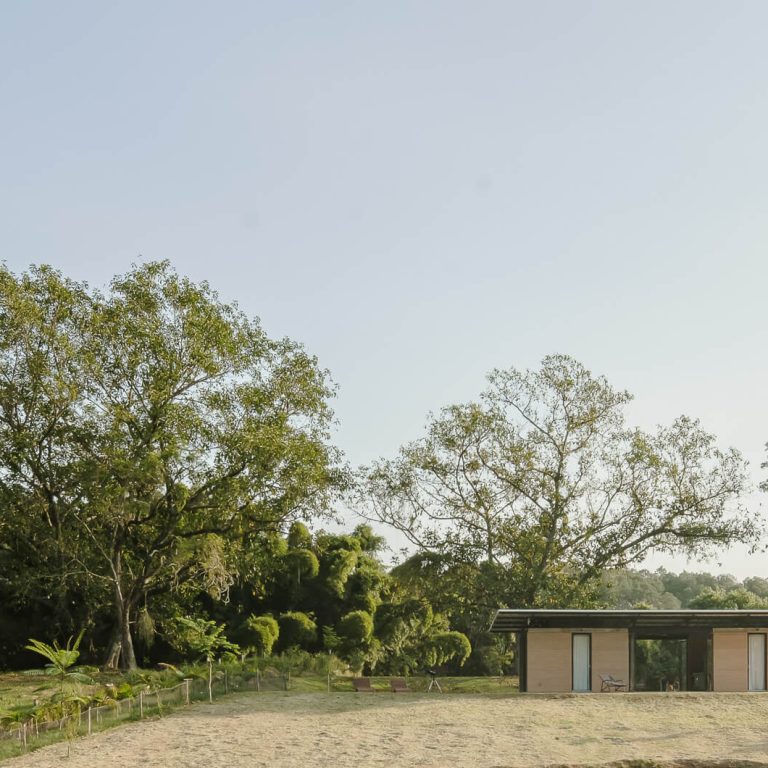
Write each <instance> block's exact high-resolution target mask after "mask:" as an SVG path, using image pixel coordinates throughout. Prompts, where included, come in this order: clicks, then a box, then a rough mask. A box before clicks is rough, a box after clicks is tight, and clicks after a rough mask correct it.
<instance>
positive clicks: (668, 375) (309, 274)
mask: <svg viewBox="0 0 768 768" xmlns="http://www.w3.org/2000/svg"><path fill="white" fill-rule="evenodd" d="M767 28H768V3H765V2H762V0H758V1H755V2H743V1H739V0H728V2H725V1H724V0H723V1H722V2H707V1H706V0H696V1H695V2H688V1H685V0H676V1H673V2H669V0H664V1H663V2H659V1H656V0H643V1H642V2H640V1H639V0H637V1H636V2H615V1H614V0H606V1H605V2H587V1H586V0H567V1H562V2H556V1H555V0H536V2H533V0H529V1H528V2H515V1H514V0H503V1H502V2H488V1H483V0H472V2H469V0H465V2H453V1H452V0H434V1H433V0H420V2H415V3H414V2H401V1H398V0H391V1H388V2H386V3H381V2H377V3H374V2H354V3H353V2H333V1H332V0H328V1H327V2H322V3H318V2H283V3H276V2H272V3H263V2H255V1H249V2H238V1H237V0H229V1H228V2H227V3H214V2H198V1H196V0H184V1H183V2H174V1H172V0H167V1H164V2H146V1H145V0H134V1H133V2H131V3H103V2H95V1H94V2H78V0H69V2H67V3H59V2H54V1H53V0H49V1H47V2H42V1H41V0H37V1H36V0H29V2H20V1H19V0H16V2H14V1H13V0H9V1H8V2H4V3H2V4H0V111H1V113H2V119H1V120H0V148H1V149H0V245H1V246H2V250H1V252H0V253H1V255H0V258H2V259H3V260H4V261H5V263H6V264H7V265H8V266H9V267H10V268H11V269H13V270H14V271H23V270H24V269H26V268H27V267H28V265H30V264H32V263H48V264H52V265H54V266H56V267H58V268H60V269H61V270H62V271H64V272H65V273H66V274H67V275H69V276H71V277H73V278H76V279H78V280H87V281H88V282H89V283H90V284H91V285H94V286H99V287H103V286H105V285H106V284H107V283H108V281H109V279H110V278H111V277H112V276H113V275H115V274H118V273H122V272H125V271H127V270H128V269H129V268H130V266H131V264H132V263H140V262H143V261H150V260H159V259H169V260H170V261H171V262H172V263H173V264H174V266H175V267H176V269H177V270H178V271H179V272H181V273H183V274H186V275H188V276H190V277H191V278H192V279H194V280H196V281H200V280H208V281H209V282H210V283H211V285H212V286H213V287H214V288H216V289H217V290H218V291H219V293H220V295H221V297H222V299H224V300H226V301H237V302H238V303H239V304H240V306H241V307H242V308H243V309H244V310H245V311H246V312H248V313H249V314H251V315H257V316H259V317H260V318H261V320H262V323H263V325H264V327H265V329H266V330H267V332H268V333H269V334H270V335H273V336H289V337H291V338H293V339H296V340H298V341H301V342H302V343H304V344H305V346H306V347H307V349H308V350H309V351H310V352H312V353H313V354H315V355H317V357H318V358H319V361H320V364H321V365H322V366H324V367H327V368H328V369H329V370H330V371H331V373H332V375H333V378H334V380H335V381H336V383H337V384H338V387H339V393H338V397H337V398H336V401H335V403H334V407H335V412H336V415H337V418H338V428H337V431H336V434H335V440H336V442H337V444H338V445H339V446H340V447H341V448H342V449H343V450H344V452H345V454H346V457H347V460H348V461H349V462H350V463H351V464H352V465H358V464H362V463H366V462H369V461H371V460H373V459H375V458H377V457H380V456H384V457H391V456H393V455H394V454H395V453H396V451H397V449H398V447H399V446H400V445H402V444H403V443H405V442H408V441H410V440H413V439H416V438H418V437H419V436H420V435H421V434H423V429H424V424H425V420H426V416H427V413H428V412H429V411H436V410H438V409H439V408H440V407H441V406H444V405H447V404H449V403H455V402H463V401H466V400H470V399H473V398H475V397H477V395H478V394H479V392H480V391H481V390H482V389H483V387H484V384H485V376H486V374H487V373H488V372H489V371H490V370H491V369H493V368H505V367H510V366H515V367H518V368H535V367H537V366H538V364H539V362H540V361H541V359H542V358H543V357H544V356H545V355H547V354H551V353H558V352H559V353H566V354H569V355H572V356H573V357H575V358H577V359H578V360H580V361H581V362H583V363H584V364H585V365H586V366H587V367H588V368H590V369H591V370H592V371H593V372H594V373H596V374H604V375H605V376H607V378H608V379H609V381H610V382H611V383H612V384H613V385H614V386H616V387H618V388H624V389H628V390H630V391H631V392H632V393H633V394H634V395H635V400H634V402H633V403H632V405H631V407H630V409H629V412H628V416H629V420H630V422H631V423H632V424H636V425H638V426H640V427H643V428H646V429H652V428H654V426H655V425H657V424H660V423H668V422H669V421H671V420H672V419H673V418H675V417H676V416H678V415H680V414H688V415H690V416H694V417H697V418H699V419H700V420H701V422H702V425H703V426H704V427H705V428H706V429H707V430H709V431H711V432H714V433H715V434H716V435H717V436H718V438H719V440H720V443H721V444H722V445H723V446H735V447H736V448H738V449H739V450H741V451H742V452H743V454H744V455H745V456H746V458H747V459H749V461H750V462H751V468H752V477H753V481H754V484H755V485H756V484H757V483H758V482H759V481H760V480H762V479H764V478H765V477H766V476H768V470H762V469H760V463H761V462H762V461H764V460H765V450H764V446H765V443H766V441H768V406H767V405H766V397H765V395H766V391H767V389H768V388H767V385H768V355H767V353H766V345H765V330H766V308H765V307H766V304H765V291H766V283H767V282H768V259H766V255H767V254H766V242H767V240H766V235H768V216H766V210H767V208H768V150H766V146H768V145H766V141H765V137H766V135H768V55H767V54H766V43H765V30H766V29H767ZM766 501H768V495H766V494H762V493H758V492H755V493H753V494H751V495H750V496H749V497H748V498H747V503H748V505H749V507H750V510H751V513H752V514H755V515H758V514H763V513H764V511H765V506H766ZM657 565H664V566H665V567H669V568H671V569H673V570H680V569H682V568H707V569H709V570H713V571H726V572H730V573H733V574H735V575H737V576H740V577H744V576H747V575H760V576H768V567H766V557H765V556H762V555H755V556H751V557H750V556H747V555H746V553H745V552H744V550H742V549H739V548H736V549H734V550H731V551H728V552H721V553H719V555H718V557H717V559H716V560H715V561H712V562H709V563H706V564H704V565H699V564H696V563H688V562H686V561H685V560H684V559H682V560H681V559H670V558H660V557H658V558H654V559H653V560H652V561H651V562H650V563H649V566H650V567H656V566H657Z"/></svg>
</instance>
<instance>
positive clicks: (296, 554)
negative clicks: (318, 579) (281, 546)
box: [285, 549, 320, 584]
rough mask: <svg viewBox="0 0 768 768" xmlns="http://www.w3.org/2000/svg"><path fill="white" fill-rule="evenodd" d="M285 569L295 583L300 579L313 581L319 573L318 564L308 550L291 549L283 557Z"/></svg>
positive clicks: (299, 581) (312, 553)
mask: <svg viewBox="0 0 768 768" xmlns="http://www.w3.org/2000/svg"><path fill="white" fill-rule="evenodd" d="M285 562H286V568H287V569H288V571H289V573H290V574H291V575H292V576H294V577H295V579H296V582H297V583H299V584H300V583H301V581H302V579H314V578H315V576H317V574H318V573H320V563H319V562H318V559H317V557H315V553H314V552H312V550H310V549H291V550H289V551H288V552H287V553H286V555H285Z"/></svg>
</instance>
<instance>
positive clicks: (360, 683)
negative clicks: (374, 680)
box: [352, 677, 373, 693]
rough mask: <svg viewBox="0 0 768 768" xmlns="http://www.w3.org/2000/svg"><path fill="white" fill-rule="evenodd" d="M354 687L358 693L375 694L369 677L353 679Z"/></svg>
mask: <svg viewBox="0 0 768 768" xmlns="http://www.w3.org/2000/svg"><path fill="white" fill-rule="evenodd" d="M352 685H353V686H354V688H355V690H356V691H357V692H358V693H373V688H372V687H371V679H370V678H369V677H353V678H352Z"/></svg>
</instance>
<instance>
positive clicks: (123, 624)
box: [120, 604, 139, 671]
mask: <svg viewBox="0 0 768 768" xmlns="http://www.w3.org/2000/svg"><path fill="white" fill-rule="evenodd" d="M120 634H121V638H122V641H123V647H122V649H121V656H122V660H123V664H122V667H123V669H127V670H129V671H133V670H135V669H138V668H139V665H138V664H137V663H136V652H135V651H134V649H133V637H132V636H131V607H130V605H128V604H125V605H124V606H123V611H122V614H121V619H120Z"/></svg>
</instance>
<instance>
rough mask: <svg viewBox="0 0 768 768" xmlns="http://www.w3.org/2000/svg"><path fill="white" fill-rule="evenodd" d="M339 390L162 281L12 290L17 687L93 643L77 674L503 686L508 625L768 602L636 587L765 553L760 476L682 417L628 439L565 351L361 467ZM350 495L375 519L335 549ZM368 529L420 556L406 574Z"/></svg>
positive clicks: (8, 618) (1, 551) (10, 569)
mask: <svg viewBox="0 0 768 768" xmlns="http://www.w3.org/2000/svg"><path fill="white" fill-rule="evenodd" d="M333 395H334V385H333V383H332V381H331V380H330V377H329V374H328V373H327V372H326V371H324V370H323V369H322V368H321V367H320V366H319V364H318V362H317V360H315V359H314V358H313V357H312V356H311V355H309V354H308V353H307V352H306V351H305V350H304V349H303V348H302V347H301V346H300V345H299V344H296V343H295V342H292V341H290V340H287V339H280V340H274V339H270V338H269V337H268V336H267V335H266V334H265V333H264V331H263V329H262V328H261V326H260V324H259V322H258V321H257V320H254V319H252V318H249V317H247V316H245V315H244V314H243V313H242V312H241V311H240V310H239V309H238V308H237V307H236V306H233V305H228V304H225V303H223V302H221V301H220V299H219V298H218V296H217V295H216V293H215V292H214V291H213V290H212V289H211V288H210V287H209V286H208V285H207V284H200V285H196V284H194V283H192V282H190V281H189V280H186V279H184V278H183V277H180V276H179V275H177V274H176V273H175V272H174V271H173V270H172V269H171V268H170V266H169V265H168V264H167V263H160V264H147V265H144V266H141V267H136V268H134V269H133V270H132V271H131V272H129V273H128V274H126V275H123V276H119V277H116V278H115V279H114V281H113V282H112V284H111V285H110V287H109V289H108V290H107V291H106V292H100V291H96V290H93V289H91V288H89V286H87V285H86V284H82V283H76V282H74V281H71V280H68V279H67V278H66V277H64V276H63V275H61V274H60V273H58V272H56V271H55V270H53V269H50V268H47V267H40V268H32V269H31V270H30V271H29V272H28V273H25V274H23V275H14V274H13V273H11V272H10V271H8V270H7V269H1V270H0V505H1V506H0V508H1V509H2V514H1V515H0V667H2V668H13V667H21V666H29V665H31V664H32V663H33V660H32V658H31V657H30V651H29V650H27V649H26V646H28V644H29V638H30V637H38V638H44V639H45V640H53V639H55V638H59V639H60V640H61V641H62V642H64V641H66V638H67V637H70V636H77V635H78V634H79V633H80V632H81V631H83V632H84V635H83V642H82V645H81V648H80V650H81V652H82V654H83V658H84V659H85V660H87V661H88V662H90V663H95V664H99V665H105V666H108V667H111V666H117V665H119V666H121V667H123V668H125V669H135V668H137V667H138V666H139V665H144V666H146V665H150V664H153V663H156V662H158V661H176V660H180V659H185V658H201V659H203V660H207V661H208V662H210V661H211V660H212V659H213V658H214V657H216V656H217V655H221V654H222V653H225V652H228V651H229V652H232V653H234V654H236V655H238V654H239V655H254V656H257V657H261V658H263V657H266V656H270V655H271V654H285V653H302V652H305V653H310V654H320V653H321V652H322V654H323V655H324V657H325V658H328V659H334V660H338V663H339V664H341V665H343V666H345V667H346V668H349V669H352V670H365V671H366V672H368V673H380V674H386V673H394V672H397V673H400V672H404V671H408V670H414V669H418V668H421V667H424V666H440V667H441V668H442V669H443V670H445V671H450V672H454V673H456V672H463V673H467V674H499V673H503V672H510V671H512V670H513V669H514V653H513V651H514V649H513V648H512V647H511V646H510V642H511V641H510V639H509V638H504V637H493V636H491V635H490V634H489V633H488V631H487V630H488V626H489V623H490V619H491V617H492V615H493V612H494V611H495V610H496V609H497V608H498V607H501V606H541V607H555V606H565V605H569V606H600V605H604V606H615V607H628V606H640V607H643V606H645V607H660V608H673V607H694V606H699V607H719V606H722V607H757V606H763V605H766V604H768V603H766V600H768V582H766V581H765V580H763V579H761V578H753V579H747V580H745V582H744V583H743V584H738V583H737V582H736V581H735V580H733V579H732V578H730V577H725V576H711V575H709V574H693V573H681V574H672V573H667V572H665V571H657V572H655V573H649V572H647V571H636V570H631V567H632V566H637V565H639V564H641V563H642V562H643V559H644V558H645V557H646V555H648V554H649V553H650V552H652V551H664V552H669V553H682V554H688V555H702V554H707V553H708V552H711V551H712V550H713V549H714V548H722V547H725V546H728V545H730V544H733V543H737V542H742V543H747V544H751V545H755V544H757V542H759V540H760V537H761V535H762V523H761V522H760V521H759V520H758V518H757V517H756V516H755V515H753V514H750V513H748V512H747V511H746V510H744V509H743V508H742V507H741V506H740V498H741V497H742V496H743V494H744V492H745V490H746V488H747V480H746V478H747V474H746V465H745V462H744V461H743V459H742V458H741V456H740V455H739V453H738V452H737V451H735V450H733V449H730V450H722V449H720V448H719V447H718V446H717V443H716V440H715V438H714V436H712V435H710V434H708V433H707V432H705V431H704V430H703V429H702V428H701V426H700V425H699V424H698V422H697V421H695V420H694V419H691V418H688V417H680V418H679V419H677V420H675V421H674V422H673V423H671V424H669V425H667V426H663V427H660V428H659V429H658V430H657V431H656V432H654V433H646V432H643V431H641V430H638V429H634V428H631V427H629V426H627V425H626V423H625V420H624V409H625V407H626V405H627V403H628V402H629V400H630V399H631V397H630V395H629V394H628V393H626V392H622V391H617V390H615V389H614V388H612V387H611V386H610V384H609V383H608V382H607V381H606V380H605V379H604V378H602V377H596V376H593V375H592V374H591V373H590V372H589V371H588V370H587V369H586V368H584V367H583V366H582V365H581V364H579V363H578V362H576V361H575V360H572V359H571V358H568V357H566V356H552V357H548V358H545V359H544V361H543V363H542V366H541V368H540V370H537V371H532V372H531V371H528V372H521V371H518V370H516V369H514V368H511V369H508V370H499V371H494V372H493V373H492V374H491V375H490V377H489V385H488V388H487V390H486V391H485V392H484V393H482V395H481V396H480V398H479V399H478V400H477V401H476V402H472V403H464V404H459V405H453V406H450V407H447V408H444V409H443V410H442V411H440V412H439V413H437V414H436V415H433V416H430V417H429V420H428V423H427V427H426V431H425V434H424V436H423V437H422V438H421V439H419V440H417V441H415V442H413V443H410V444H408V445H405V446H404V447H403V448H402V449H401V451H400V452H399V454H398V455H397V456H396V457H394V458H392V459H389V460H385V459H382V460H380V461H378V462H375V463H373V464H372V465H371V466H369V467H364V468H361V469H360V470H359V471H357V472H352V471H350V470H349V469H348V467H346V465H345V464H344V460H343V457H342V455H341V453H340V451H339V450H338V449H337V448H336V447H335V446H334V445H333V443H332V441H331V427H332V424H333V414H332V411H331V408H330V401H331V399H332V397H333ZM342 502H343V503H344V505H345V508H346V509H348V510H352V511H353V512H354V513H357V514H358V515H359V517H360V521H359V524H356V523H352V524H351V525H349V528H350V529H352V530H348V532H346V533H340V532H337V531H336V532H331V531H329V530H328V528H329V525H330V521H331V519H332V517H333V515H334V514H335V510H338V509H339V508H340V505H341V503H342ZM372 521H373V522H375V523H377V524H378V525H380V526H383V527H381V528H380V529H379V530H384V531H386V530H388V529H392V528H394V529H396V530H397V531H398V532H399V533H400V535H404V536H405V537H406V538H407V539H408V540H409V541H410V543H411V545H412V548H411V554H410V555H409V556H408V557H407V558H406V559H404V560H403V561H402V562H400V563H399V564H398V565H397V566H396V567H394V568H392V569H387V568H386V567H385V566H384V564H383V558H384V554H385V551H386V549H385V540H384V539H383V538H382V537H381V536H379V535H376V534H375V533H374V530H373V529H372V528H371V526H370V525H369V524H368V523H370V522H372ZM328 663H331V662H330V661H329V662H328Z"/></svg>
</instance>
